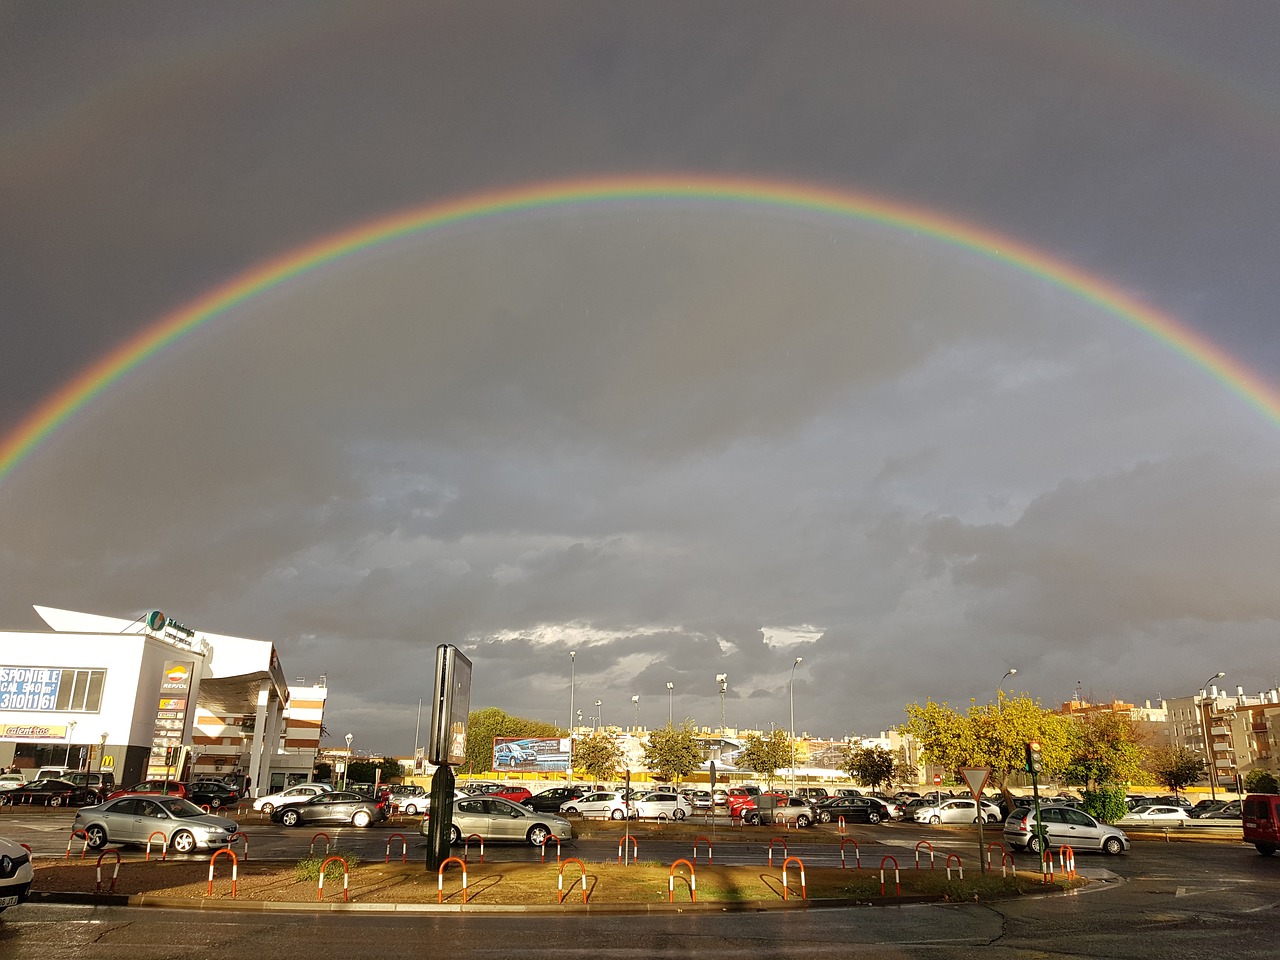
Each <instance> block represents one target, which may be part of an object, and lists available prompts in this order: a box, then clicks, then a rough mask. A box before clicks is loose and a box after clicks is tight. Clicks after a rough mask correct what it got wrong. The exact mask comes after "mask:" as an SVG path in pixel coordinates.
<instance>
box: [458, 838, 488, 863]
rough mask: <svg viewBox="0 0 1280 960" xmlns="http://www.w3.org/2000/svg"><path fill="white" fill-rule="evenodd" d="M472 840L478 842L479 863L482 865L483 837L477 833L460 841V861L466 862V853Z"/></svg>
mask: <svg viewBox="0 0 1280 960" xmlns="http://www.w3.org/2000/svg"><path fill="white" fill-rule="evenodd" d="M472 840H479V841H480V862H481V863H484V837H482V836H480V834H478V833H471V834H468V835H467V838H466V839H465V840H463V841H462V859H463V860H464V861H466V860H468V857H467V853H468V851H470V849H471V841H472Z"/></svg>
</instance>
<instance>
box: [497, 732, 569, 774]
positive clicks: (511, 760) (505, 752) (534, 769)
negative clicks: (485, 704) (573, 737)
mask: <svg viewBox="0 0 1280 960" xmlns="http://www.w3.org/2000/svg"><path fill="white" fill-rule="evenodd" d="M568 769H569V739H568V738H567V737H566V738H564V739H561V738H559V737H495V738H494V740H493V770H494V772H495V773H496V772H497V771H499V770H513V771H516V772H519V773H564V772H565V771H566V770H568Z"/></svg>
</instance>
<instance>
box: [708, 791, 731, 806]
mask: <svg viewBox="0 0 1280 960" xmlns="http://www.w3.org/2000/svg"><path fill="white" fill-rule="evenodd" d="M711 800H712V802H713V803H714V804H715V805H716V806H717V807H727V806H728V805H729V791H728V790H723V789H721V788H720V787H716V789H714V790H712V791H711Z"/></svg>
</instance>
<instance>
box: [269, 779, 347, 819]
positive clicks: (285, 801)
mask: <svg viewBox="0 0 1280 960" xmlns="http://www.w3.org/2000/svg"><path fill="white" fill-rule="evenodd" d="M332 791H333V787H331V786H329V785H328V784H327V783H300V784H298V785H297V786H296V787H290V788H289V789H288V790H281V791H280V792H279V793H270V794H267V796H265V797H259V798H258V799H257V800H255V801H253V809H255V810H261V811H262V812H263V813H265V814H267V815H268V816H270V815H271V812H272V811H273V810H276V809H277V808H279V807H290V806H293V805H294V804H295V803H306V802H307V801H308V800H310V799H311V798H312V797H315V796H319V795H320V794H322V793H331V792H332Z"/></svg>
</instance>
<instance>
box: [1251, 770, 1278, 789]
mask: <svg viewBox="0 0 1280 960" xmlns="http://www.w3.org/2000/svg"><path fill="white" fill-rule="evenodd" d="M1244 788H1245V789H1246V790H1247V791H1249V792H1250V793H1280V783H1277V782H1276V778H1275V776H1274V774H1271V773H1268V772H1267V771H1266V770H1250V771H1249V772H1248V773H1246V774H1245V775H1244Z"/></svg>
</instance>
